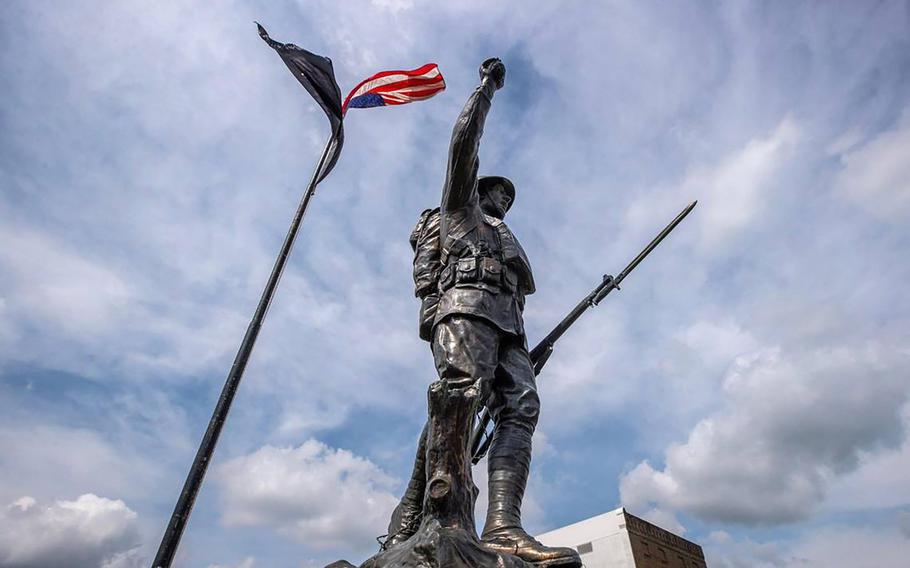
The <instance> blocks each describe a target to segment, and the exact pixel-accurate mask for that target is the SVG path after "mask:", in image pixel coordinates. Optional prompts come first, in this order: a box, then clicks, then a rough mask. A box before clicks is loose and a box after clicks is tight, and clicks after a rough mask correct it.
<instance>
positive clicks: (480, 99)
mask: <svg viewBox="0 0 910 568" xmlns="http://www.w3.org/2000/svg"><path fill="white" fill-rule="evenodd" d="M493 92H494V89H493V86H492V85H491V84H489V83H485V84H483V85H481V86H480V87H478V88H477V90H476V91H474V93H473V94H472V95H471V97H470V98H469V99H468V102H467V104H465V107H464V110H462V112H461V115H460V116H459V117H458V120H457V121H456V123H455V128H454V129H453V132H452V142H451V145H450V147H449V163H448V169H447V171H446V182H445V186H444V187H443V193H442V203H441V205H440V208H439V209H438V210H429V211H425V212H424V213H423V215H421V219H420V221H419V222H418V224H417V227H415V230H414V233H413V234H412V236H411V244H412V246H413V247H414V283H415V291H416V294H417V296H418V297H420V298H422V299H424V305H423V307H422V314H421V320H422V329H421V336H422V337H424V338H425V339H428V338H427V337H425V335H427V334H426V333H425V332H426V329H425V328H426V326H428V325H429V326H432V325H435V324H436V323H438V322H440V321H442V319H444V318H445V317H447V316H449V315H452V314H462V315H472V316H476V317H480V318H484V319H486V320H488V321H489V322H491V323H493V324H494V325H496V326H497V327H498V328H499V329H501V330H502V331H504V332H507V333H513V334H516V335H521V334H523V333H524V324H523V321H522V311H523V309H524V301H525V296H526V295H528V294H531V293H533V292H534V278H533V274H532V271H531V265H530V263H529V262H528V258H527V255H526V254H525V252H524V250H523V249H522V248H521V244H520V243H519V242H518V239H517V238H515V235H514V234H513V233H512V231H511V230H510V229H509V227H508V226H507V225H506V224H505V222H503V221H502V220H500V219H497V218H495V217H491V216H489V215H486V214H484V212H483V211H482V210H481V208H480V196H479V195H478V192H477V170H478V159H477V153H478V149H479V146H480V138H481V136H482V135H483V125H484V122H485V120H486V116H487V113H488V112H489V109H490V105H491V101H492V97H493ZM434 296H436V297H438V303H437V300H436V298H434ZM427 299H429V300H427ZM434 304H435V305H434ZM428 311H429V312H431V313H427V312H428Z"/></svg>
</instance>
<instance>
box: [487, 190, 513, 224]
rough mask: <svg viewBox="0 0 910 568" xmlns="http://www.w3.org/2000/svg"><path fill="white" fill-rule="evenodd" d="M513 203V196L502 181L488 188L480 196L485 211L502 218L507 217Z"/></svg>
mask: <svg viewBox="0 0 910 568" xmlns="http://www.w3.org/2000/svg"><path fill="white" fill-rule="evenodd" d="M511 203H512V198H511V197H509V194H508V193H507V192H506V190H505V188H504V187H503V186H502V184H500V183H497V184H496V185H494V186H493V187H491V188H489V189H488V190H486V191H485V192H484V193H483V195H482V196H481V198H480V207H481V209H483V211H484V213H486V214H487V215H493V216H494V217H498V218H500V219H502V218H503V217H505V214H506V211H507V210H508V209H509V205H510V204H511Z"/></svg>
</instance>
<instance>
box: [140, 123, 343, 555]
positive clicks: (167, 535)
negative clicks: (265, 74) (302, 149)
mask: <svg viewBox="0 0 910 568" xmlns="http://www.w3.org/2000/svg"><path fill="white" fill-rule="evenodd" d="M333 140H334V137H333V138H329V141H328V142H327V143H326V145H325V149H324V150H323V151H322V157H321V158H320V159H319V164H318V165H317V166H316V171H315V172H313V178H312V179H311V180H310V184H309V186H307V190H306V193H304V194H303V199H301V200H300V205H299V206H298V207H297V212H296V213H295V214H294V220H293V221H291V227H290V228H289V229H288V234H287V236H286V237H285V238H284V244H283V245H281V251H280V252H279V253H278V258H277V259H276V260H275V266H274V267H272V274H271V275H270V276H269V280H268V282H267V283H266V285H265V290H263V291H262V297H261V298H260V299H259V305H258V306H256V311H255V312H254V313H253V318H252V320H250V325H249V326H248V327H247V328H246V334H245V335H244V336H243V342H242V343H241V344H240V349H238V350H237V356H236V357H234V364H233V365H231V370H230V372H229V373H228V376H227V379H226V380H225V382H224V388H223V389H222V390H221V397H220V398H219V399H218V404H217V405H216V406H215V411H214V412H213V413H212V419H211V420H209V426H208V428H206V430H205V435H204V436H203V437H202V443H200V444H199V450H198V451H197V452H196V458H195V459H194V460H193V466H192V467H191V468H190V472H189V474H187V476H186V482H184V484H183V491H181V492H180V498H179V499H178V500H177V505H176V506H174V513H173V514H172V515H171V520H170V522H169V523H168V525H167V529H166V530H165V531H164V536H163V537H162V538H161V544H160V545H159V546H158V554H156V555H155V561H154V562H153V563H152V568H170V566H171V562H173V561H174V555H175V554H176V552H177V546H178V545H179V544H180V538H181V537H182V536H183V530H184V529H185V528H186V523H187V521H188V520H189V517H190V513H191V512H192V509H193V504H194V503H195V502H196V495H197V494H198V493H199V487H200V486H201V485H202V480H203V478H204V477H205V471H206V469H207V468H208V465H209V462H211V459H212V453H213V452H214V451H215V445H216V444H217V443H218V436H219V435H220V434H221V429H222V427H224V421H225V420H226V419H227V415H228V411H229V410H230V408H231V402H233V400H234V395H235V394H236V393H237V387H238V386H239V385H240V379H241V378H242V377H243V371H244V370H245V369H246V364H247V362H248V361H249V359H250V353H252V351H253V345H254V344H255V343H256V337H257V336H258V335H259V330H260V328H261V327H262V321H263V320H264V319H265V315H266V313H267V312H268V311H269V305H270V304H271V303H272V297H273V296H274V294H275V289H276V288H277V287H278V281H279V280H280V279H281V274H282V272H284V267H285V264H287V260H288V256H289V255H290V253H291V248H292V247H293V246H294V240H295V239H296V238H297V232H298V230H299V229H300V223H301V221H303V215H304V214H305V213H306V210H307V206H308V205H309V204H310V198H311V197H312V196H313V194H314V193H315V190H316V183H317V180H318V179H319V177H318V176H319V173H320V172H321V171H322V166H323V164H324V163H325V160H326V157H327V156H328V154H329V148H330V147H331V146H332V142H333Z"/></svg>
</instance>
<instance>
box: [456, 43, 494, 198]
mask: <svg viewBox="0 0 910 568" xmlns="http://www.w3.org/2000/svg"><path fill="white" fill-rule="evenodd" d="M505 73H506V68H505V66H504V65H503V64H502V62H501V61H500V60H498V59H488V60H486V61H484V63H483V65H481V67H480V77H481V81H480V86H479V87H477V89H475V91H474V93H473V94H471V96H470V98H468V102H467V103H466V104H465V106H464V109H463V110H462V111H461V114H460V115H459V116H458V120H456V121H455V128H454V129H453V130H452V142H451V144H450V145H449V164H448V169H447V170H446V183H445V186H444V187H443V192H442V211H443V212H446V211H452V210H454V209H458V208H460V207H465V206H467V205H469V204H470V203H472V202H476V201H477V166H478V160H477V152H478V149H479V148H480V138H481V136H483V125H484V123H485V122H486V119H487V113H489V111H490V106H491V104H492V102H493V93H495V92H496V90H497V89H500V88H501V87H502V85H503V83H504V81H505Z"/></svg>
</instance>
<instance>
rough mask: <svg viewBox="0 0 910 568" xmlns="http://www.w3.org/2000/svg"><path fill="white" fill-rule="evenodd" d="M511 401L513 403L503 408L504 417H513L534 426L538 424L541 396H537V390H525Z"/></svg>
mask: <svg viewBox="0 0 910 568" xmlns="http://www.w3.org/2000/svg"><path fill="white" fill-rule="evenodd" d="M510 402H511V404H506V406H505V408H503V410H502V412H501V416H502V418H506V419H509V418H511V419H512V420H517V421H520V422H522V423H524V424H528V425H530V426H531V427H532V428H533V427H534V426H536V425H537V419H538V417H539V416H540V397H539V396H537V392H536V391H533V390H528V391H525V392H523V393H521V395H520V396H518V397H516V398H515V399H514V400H512V401H510Z"/></svg>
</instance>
